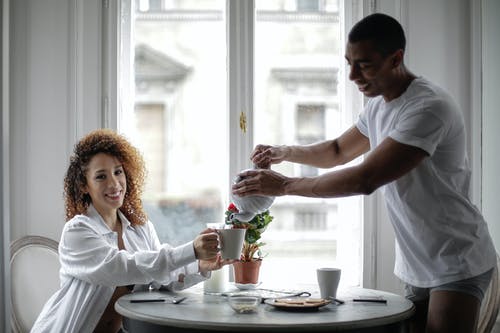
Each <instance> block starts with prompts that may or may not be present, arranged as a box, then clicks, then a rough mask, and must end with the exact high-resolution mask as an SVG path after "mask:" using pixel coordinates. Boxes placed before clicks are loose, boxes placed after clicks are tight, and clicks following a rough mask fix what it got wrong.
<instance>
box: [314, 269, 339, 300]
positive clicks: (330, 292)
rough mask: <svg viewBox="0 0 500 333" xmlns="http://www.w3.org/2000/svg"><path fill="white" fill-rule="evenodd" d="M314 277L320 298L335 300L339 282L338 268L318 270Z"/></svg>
mask: <svg viewBox="0 0 500 333" xmlns="http://www.w3.org/2000/svg"><path fill="white" fill-rule="evenodd" d="M316 275H317V277H318V286H319V292H320V294H321V298H323V299H329V298H330V297H333V298H336V297H337V288H338V287H339V281H340V268H318V269H317V270H316Z"/></svg>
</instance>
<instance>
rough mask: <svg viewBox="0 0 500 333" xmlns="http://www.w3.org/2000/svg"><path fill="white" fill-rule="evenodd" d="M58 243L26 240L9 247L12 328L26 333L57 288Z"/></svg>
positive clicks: (45, 239) (45, 240) (38, 237)
mask: <svg viewBox="0 0 500 333" xmlns="http://www.w3.org/2000/svg"><path fill="white" fill-rule="evenodd" d="M57 246H58V243H57V242H56V241H54V240H52V239H49V238H45V237H40V236H26V237H23V238H21V239H18V240H16V241H15V242H13V243H12V244H11V245H10V253H11V255H10V274H11V275H10V278H11V309H12V311H11V312H12V315H11V327H12V331H13V332H14V333H18V332H29V331H30V329H31V327H32V326H33V324H34V322H35V320H36V318H37V317H38V315H39V314H40V311H41V310H42V308H43V306H44V304H45V302H47V300H48V299H49V298H50V296H52V294H53V293H54V292H55V291H56V290H57V289H58V288H59V268H60V264H59V255H58V251H57Z"/></svg>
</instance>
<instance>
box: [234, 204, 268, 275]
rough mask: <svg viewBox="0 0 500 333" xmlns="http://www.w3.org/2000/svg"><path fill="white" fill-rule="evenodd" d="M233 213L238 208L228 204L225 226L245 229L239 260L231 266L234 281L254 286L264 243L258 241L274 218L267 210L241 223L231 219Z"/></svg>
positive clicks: (236, 211)
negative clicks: (230, 225)
mask: <svg viewBox="0 0 500 333" xmlns="http://www.w3.org/2000/svg"><path fill="white" fill-rule="evenodd" d="M234 213H238V208H236V206H235V205H234V204H233V203H230V204H229V206H228V208H227V210H226V213H225V222H226V224H232V225H233V228H244V229H246V232H245V241H244V242H243V249H242V252H241V259H240V261H239V262H236V263H234V264H233V267H234V280H235V282H236V283H241V284H249V283H250V284H256V283H258V282H259V270H260V265H261V264H262V258H263V257H264V256H263V254H262V251H261V247H262V246H263V245H265V243H263V242H262V241H260V238H261V235H262V233H263V232H264V231H265V230H266V228H267V226H268V225H269V223H271V221H272V220H273V218H274V217H273V216H272V215H271V214H270V213H269V210H266V211H264V212H262V213H260V214H257V215H255V216H254V218H253V219H251V220H250V221H248V222H242V221H239V220H238V219H235V218H232V216H233V214H234Z"/></svg>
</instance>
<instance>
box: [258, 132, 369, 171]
mask: <svg viewBox="0 0 500 333" xmlns="http://www.w3.org/2000/svg"><path fill="white" fill-rule="evenodd" d="M369 149H370V143H369V140H368V138H367V137H365V136H364V135H363V134H361V132H359V130H358V129H357V128H356V127H354V126H353V127H351V128H350V129H348V130H347V131H346V132H344V133H343V134H342V135H341V136H340V137H338V138H337V139H334V140H327V141H322V142H318V143H313V144H310V145H304V146H266V145H258V146H257V147H256V148H255V150H254V152H253V153H252V157H251V159H252V161H253V162H254V164H256V165H258V166H261V167H263V168H268V167H269V166H270V165H271V164H277V163H281V162H282V161H288V162H293V163H300V164H307V165H311V166H314V167H318V168H332V167H335V166H337V165H342V164H345V163H347V162H350V161H352V160H353V159H355V158H356V157H358V156H360V155H361V154H364V153H366V152H367V151H368V150H369Z"/></svg>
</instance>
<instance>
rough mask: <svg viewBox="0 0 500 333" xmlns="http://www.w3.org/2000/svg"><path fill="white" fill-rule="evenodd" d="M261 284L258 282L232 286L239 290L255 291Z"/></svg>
mask: <svg viewBox="0 0 500 333" xmlns="http://www.w3.org/2000/svg"><path fill="white" fill-rule="evenodd" d="M261 283H262V282H258V283H236V282H235V283H234V285H235V286H236V288H238V289H240V290H249V289H255V288H257V287H258V286H260V284H261Z"/></svg>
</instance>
